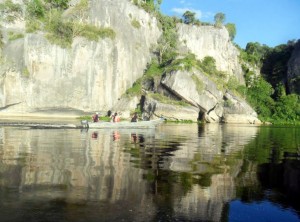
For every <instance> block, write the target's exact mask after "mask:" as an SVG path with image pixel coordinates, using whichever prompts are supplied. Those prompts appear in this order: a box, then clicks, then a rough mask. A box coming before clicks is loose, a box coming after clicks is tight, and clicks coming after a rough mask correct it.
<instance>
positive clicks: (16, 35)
mask: <svg viewBox="0 0 300 222" xmlns="http://www.w3.org/2000/svg"><path fill="white" fill-rule="evenodd" d="M23 37H24V34H23V33H15V32H9V33H8V39H9V41H13V40H16V39H20V38H23Z"/></svg>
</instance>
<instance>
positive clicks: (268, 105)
mask: <svg viewBox="0 0 300 222" xmlns="http://www.w3.org/2000/svg"><path fill="white" fill-rule="evenodd" d="M273 92H274V89H273V88H272V86H271V84H269V83H268V82H267V81H266V80H264V79H263V78H262V77H258V78H256V79H255V80H254V83H253V85H251V87H249V88H248V90H247V95H246V96H247V101H248V102H250V104H251V105H252V107H253V108H254V109H255V110H256V112H257V113H258V115H259V116H260V118H262V119H267V118H270V117H271V116H272V113H273V110H272V109H273V107H274V100H273V99H272V98H271V95H272V94H273Z"/></svg>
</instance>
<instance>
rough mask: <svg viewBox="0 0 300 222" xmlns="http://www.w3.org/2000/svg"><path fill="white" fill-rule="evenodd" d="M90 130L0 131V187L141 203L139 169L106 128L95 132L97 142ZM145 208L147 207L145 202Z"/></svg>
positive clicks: (79, 198) (72, 197) (78, 198)
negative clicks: (100, 131)
mask: <svg viewBox="0 0 300 222" xmlns="http://www.w3.org/2000/svg"><path fill="white" fill-rule="evenodd" d="M91 134H92V132H82V133H80V131H79V130H25V129H24V130H20V129H16V128H11V129H10V128H7V129H2V130H1V135H2V136H1V143H0V159H1V161H0V175H1V177H0V190H1V189H6V188H16V189H18V190H20V191H24V192H26V191H28V190H30V191H31V192H37V195H41V196H46V195H47V193H48V192H49V191H50V190H51V192H52V195H53V196H55V195H57V197H60V198H66V199H67V200H68V201H83V200H98V201H109V202H110V203H117V202H118V201H120V200H129V199H130V200H131V201H132V202H135V204H136V205H138V206H139V205H141V204H145V203H144V201H145V198H144V195H146V192H145V189H146V184H145V182H143V181H141V180H140V178H141V174H142V171H141V170H140V169H136V168H132V167H130V164H128V163H129V158H130V156H129V155H128V154H125V153H124V152H122V149H121V148H120V145H121V144H119V143H114V142H113V140H112V136H111V134H110V132H106V133H103V132H102V133H99V135H98V138H97V140H94V139H92V138H91ZM128 136H129V137H130V135H128ZM133 184H134V186H133ZM137 193H138V195H136V194H137ZM148 207H149V210H151V206H150V203H149V204H148Z"/></svg>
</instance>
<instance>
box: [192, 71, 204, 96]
mask: <svg viewBox="0 0 300 222" xmlns="http://www.w3.org/2000/svg"><path fill="white" fill-rule="evenodd" d="M192 79H193V81H194V83H195V84H196V89H197V91H198V93H199V94H201V93H202V92H203V90H204V88H205V85H204V83H203V82H202V81H201V80H200V79H199V78H198V77H197V76H196V75H195V74H193V75H192Z"/></svg>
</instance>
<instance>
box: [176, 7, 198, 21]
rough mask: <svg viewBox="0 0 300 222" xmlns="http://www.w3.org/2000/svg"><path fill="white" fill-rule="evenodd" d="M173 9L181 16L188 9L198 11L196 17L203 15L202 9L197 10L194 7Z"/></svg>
mask: <svg viewBox="0 0 300 222" xmlns="http://www.w3.org/2000/svg"><path fill="white" fill-rule="evenodd" d="M171 11H172V12H175V13H176V14H178V15H180V16H182V15H183V14H184V13H185V12H186V11H190V12H194V13H196V18H198V19H201V17H202V12H201V11H200V10H196V9H192V8H172V9H171Z"/></svg>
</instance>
